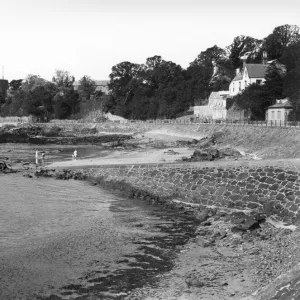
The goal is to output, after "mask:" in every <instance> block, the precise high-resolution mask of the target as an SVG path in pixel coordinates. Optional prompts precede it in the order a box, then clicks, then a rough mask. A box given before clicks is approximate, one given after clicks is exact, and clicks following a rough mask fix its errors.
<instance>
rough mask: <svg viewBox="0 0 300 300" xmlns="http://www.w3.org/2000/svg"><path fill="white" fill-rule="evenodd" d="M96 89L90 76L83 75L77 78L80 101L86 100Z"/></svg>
mask: <svg viewBox="0 0 300 300" xmlns="http://www.w3.org/2000/svg"><path fill="white" fill-rule="evenodd" d="M95 91H96V82H95V81H94V80H92V79H91V77H89V76H87V75H84V76H83V77H82V78H81V79H80V80H79V86H78V94H79V97H80V99H81V101H88V100H90V99H91V96H92V95H93V94H94V93H95Z"/></svg>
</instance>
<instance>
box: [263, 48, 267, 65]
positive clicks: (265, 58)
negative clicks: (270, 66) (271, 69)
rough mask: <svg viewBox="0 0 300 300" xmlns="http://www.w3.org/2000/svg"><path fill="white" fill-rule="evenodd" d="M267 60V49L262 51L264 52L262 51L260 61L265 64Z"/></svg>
mask: <svg viewBox="0 0 300 300" xmlns="http://www.w3.org/2000/svg"><path fill="white" fill-rule="evenodd" d="M267 62H268V53H267V51H264V52H263V59H262V63H263V64H264V65H266V64H267Z"/></svg>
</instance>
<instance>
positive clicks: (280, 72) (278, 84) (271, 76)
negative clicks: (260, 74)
mask: <svg viewBox="0 0 300 300" xmlns="http://www.w3.org/2000/svg"><path fill="white" fill-rule="evenodd" d="M285 76H286V67H285V65H283V64H281V63H278V62H273V63H272V64H270V65H269V67H268V70H267V72H266V75H265V79H266V81H265V83H264V89H265V91H266V94H267V95H268V97H269V99H270V101H272V102H275V100H276V99H282V98H283V97H284V90H283V84H284V80H285Z"/></svg>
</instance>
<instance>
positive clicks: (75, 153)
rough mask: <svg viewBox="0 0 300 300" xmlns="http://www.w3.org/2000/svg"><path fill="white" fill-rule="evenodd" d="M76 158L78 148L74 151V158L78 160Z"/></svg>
mask: <svg viewBox="0 0 300 300" xmlns="http://www.w3.org/2000/svg"><path fill="white" fill-rule="evenodd" d="M76 158H77V150H76V149H75V151H74V153H73V155H72V159H73V160H76Z"/></svg>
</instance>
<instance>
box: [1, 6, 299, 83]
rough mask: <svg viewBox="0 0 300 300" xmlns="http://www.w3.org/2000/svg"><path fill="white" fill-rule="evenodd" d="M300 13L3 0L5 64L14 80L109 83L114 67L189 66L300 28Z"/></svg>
mask: <svg viewBox="0 0 300 300" xmlns="http://www.w3.org/2000/svg"><path fill="white" fill-rule="evenodd" d="M299 15H300V1H298V0H285V1H276V0H273V1H269V0H260V1H257V0H252V1H240V0H239V1H236V0H227V1H224V0H214V1H211V0H206V1H202V0H151V1H149V0H105V1H104V0H1V8H0V28H1V30H0V33H1V44H0V66H4V77H5V78H6V79H8V80H9V81H10V80H12V79H20V78H25V77H26V76H27V75H28V74H34V75H40V76H41V77H43V78H45V79H48V80H51V78H52V77H53V75H54V74H55V70H56V69H63V70H66V71H69V72H70V74H71V75H73V76H75V78H76V80H79V79H80V78H81V77H83V76H84V75H88V76H90V77H91V78H93V79H95V80H106V79H109V74H110V72H111V68H112V66H114V65H116V64H118V63H120V62H123V61H130V62H132V63H139V64H140V63H144V62H145V61H146V58H148V57H152V56H154V55H160V56H162V58H163V59H164V60H170V61H173V62H175V63H177V64H179V65H181V66H182V67H183V68H187V67H188V66H189V63H190V62H192V61H193V60H194V59H195V58H196V57H197V55H198V54H199V53H200V52H201V51H204V50H206V49H207V48H209V47H212V46H214V45H218V46H219V47H225V46H228V45H230V44H231V43H232V41H233V39H234V37H236V36H238V35H248V36H252V37H254V38H259V39H262V38H264V37H266V36H267V35H269V34H270V33H271V32H272V31H273V29H274V28H275V27H276V26H280V25H284V24H290V25H298V26H300V18H299Z"/></svg>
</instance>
